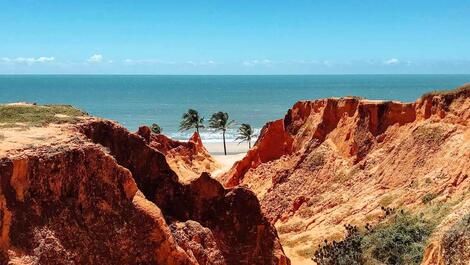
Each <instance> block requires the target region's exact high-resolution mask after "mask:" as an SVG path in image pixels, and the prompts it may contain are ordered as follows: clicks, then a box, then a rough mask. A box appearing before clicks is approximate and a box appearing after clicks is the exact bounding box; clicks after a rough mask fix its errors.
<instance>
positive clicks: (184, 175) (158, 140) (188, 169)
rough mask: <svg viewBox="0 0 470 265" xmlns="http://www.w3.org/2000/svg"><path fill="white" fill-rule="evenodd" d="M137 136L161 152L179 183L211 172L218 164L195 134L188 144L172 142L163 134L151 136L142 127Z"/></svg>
mask: <svg viewBox="0 0 470 265" xmlns="http://www.w3.org/2000/svg"><path fill="white" fill-rule="evenodd" d="M137 134H139V135H140V136H142V137H143V138H144V139H145V141H146V142H147V143H148V144H149V145H150V146H151V147H153V148H155V149H157V150H158V151H160V152H162V153H163V154H164V155H165V157H166V160H167V162H168V164H169V165H170V167H171V169H172V170H173V171H175V173H176V174H177V175H178V176H179V179H180V181H182V182H185V183H187V182H189V181H191V180H193V179H195V178H197V177H199V176H200V175H201V173H203V172H213V171H215V170H217V169H218V168H220V164H219V163H218V162H217V161H216V160H215V159H214V158H213V157H212V156H211V155H210V154H209V152H208V151H207V150H206V148H205V147H204V145H203V144H202V141H201V137H200V136H199V134H198V133H197V132H195V133H194V134H193V136H192V137H191V138H190V139H189V141H188V142H181V141H176V140H172V139H170V138H168V137H166V136H165V135H163V134H152V133H151V131H150V128H148V127H147V126H142V127H140V128H139V130H138V132H137Z"/></svg>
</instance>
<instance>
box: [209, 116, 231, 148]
mask: <svg viewBox="0 0 470 265" xmlns="http://www.w3.org/2000/svg"><path fill="white" fill-rule="evenodd" d="M234 122H235V121H234V120H231V121H228V114H227V112H222V111H219V112H216V113H214V114H212V117H211V119H210V120H209V127H211V128H213V129H216V130H217V131H222V139H223V141H224V154H225V155H227V146H226V145H225V132H226V131H227V129H228V128H229V126H230V125H232V123H234Z"/></svg>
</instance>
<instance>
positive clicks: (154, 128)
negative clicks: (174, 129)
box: [150, 123, 163, 134]
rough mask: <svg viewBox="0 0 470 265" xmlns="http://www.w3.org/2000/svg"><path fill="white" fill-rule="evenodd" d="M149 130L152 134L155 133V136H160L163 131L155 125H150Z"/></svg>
mask: <svg viewBox="0 0 470 265" xmlns="http://www.w3.org/2000/svg"><path fill="white" fill-rule="evenodd" d="M150 129H151V130H152V132H153V133H156V134H161V133H162V131H163V130H162V128H161V127H160V126H159V125H158V124H156V123H154V124H152V126H151V127H150Z"/></svg>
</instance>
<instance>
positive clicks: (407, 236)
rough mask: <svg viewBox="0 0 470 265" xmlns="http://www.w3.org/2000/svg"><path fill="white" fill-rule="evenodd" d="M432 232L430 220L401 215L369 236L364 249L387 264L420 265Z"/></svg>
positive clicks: (375, 229) (364, 243) (379, 226)
mask: <svg viewBox="0 0 470 265" xmlns="http://www.w3.org/2000/svg"><path fill="white" fill-rule="evenodd" d="M432 229H433V226H432V225H431V224H430V223H429V222H428V221H426V220H423V219H422V218H419V217H417V216H413V215H410V214H408V213H405V212H400V213H399V214H397V215H395V216H393V217H392V218H391V220H389V221H388V222H386V223H383V224H379V225H378V226H377V227H375V228H374V229H372V230H371V231H370V232H369V233H368V234H367V236H366V237H365V238H364V242H363V250H364V253H367V256H369V255H370V257H371V258H373V259H376V260H378V261H381V262H383V263H385V264H391V265H394V264H410V265H411V264H420V262H421V259H422V258H423V252H424V247H425V245H426V240H427V239H428V237H429V236H430V235H431V233H432Z"/></svg>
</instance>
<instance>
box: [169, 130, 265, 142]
mask: <svg viewBox="0 0 470 265" xmlns="http://www.w3.org/2000/svg"><path fill="white" fill-rule="evenodd" d="M253 130H254V132H255V136H254V137H253V139H252V142H255V141H256V139H257V138H258V135H259V133H260V131H261V128H255V129H253ZM163 133H164V134H166V135H167V136H169V137H170V138H172V139H175V140H180V141H187V140H188V139H189V138H190V137H191V136H192V135H193V133H194V131H184V132H179V131H178V132H168V133H167V132H163ZM199 134H200V136H201V139H202V141H203V142H206V143H219V142H220V143H221V142H222V141H223V139H222V132H220V131H214V130H202V131H200V132H199ZM237 136H238V129H228V130H227V131H226V132H225V141H226V142H228V143H230V142H236V141H235V138H237Z"/></svg>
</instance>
